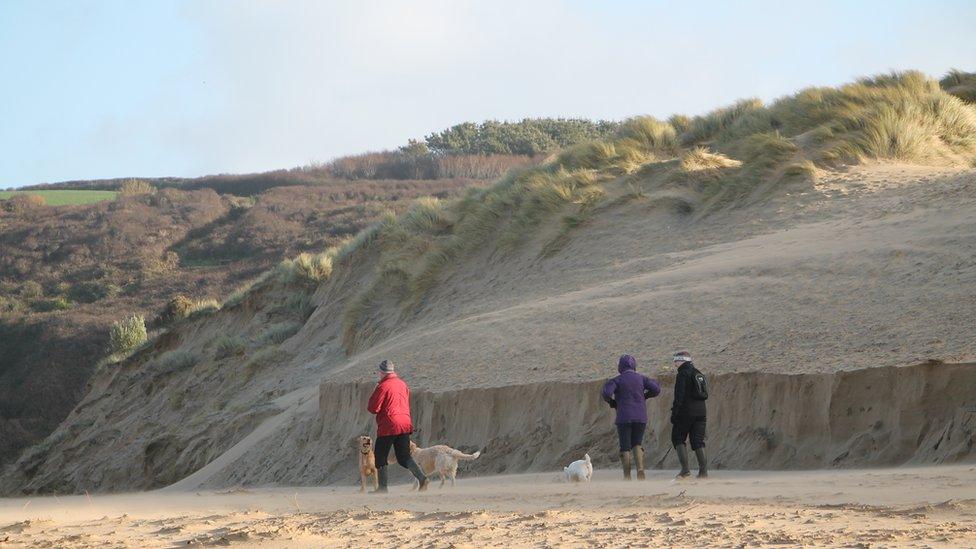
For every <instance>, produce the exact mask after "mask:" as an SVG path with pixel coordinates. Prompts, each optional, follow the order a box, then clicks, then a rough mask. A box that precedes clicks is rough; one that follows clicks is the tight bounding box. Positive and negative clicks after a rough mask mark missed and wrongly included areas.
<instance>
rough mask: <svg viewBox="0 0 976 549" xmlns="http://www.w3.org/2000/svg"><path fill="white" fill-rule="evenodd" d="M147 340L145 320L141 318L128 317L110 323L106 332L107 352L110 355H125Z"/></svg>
mask: <svg viewBox="0 0 976 549" xmlns="http://www.w3.org/2000/svg"><path fill="white" fill-rule="evenodd" d="M147 339H148V336H147V334H146V320H145V319H144V318H143V317H141V316H135V315H134V316H130V317H128V318H124V319H122V320H118V321H116V322H113V323H112V327H111V328H109V332H108V352H109V354H112V355H116V354H119V355H122V354H126V353H128V352H130V351H132V350H134V349H136V348H138V347H139V346H140V345H142V344H143V343H145V342H146V340H147Z"/></svg>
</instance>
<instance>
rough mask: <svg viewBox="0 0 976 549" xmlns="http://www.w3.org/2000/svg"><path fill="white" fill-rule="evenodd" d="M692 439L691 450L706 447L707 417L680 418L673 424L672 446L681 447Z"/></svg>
mask: <svg viewBox="0 0 976 549" xmlns="http://www.w3.org/2000/svg"><path fill="white" fill-rule="evenodd" d="M689 437H690V438H691V449H692V450H697V449H699V448H704V447H705V416H685V415H681V416H678V417H677V418H676V419H675V421H674V422H673V423H672V424H671V444H674V445H675V446H679V445H681V444H684V443H685V440H686V439H688V438H689Z"/></svg>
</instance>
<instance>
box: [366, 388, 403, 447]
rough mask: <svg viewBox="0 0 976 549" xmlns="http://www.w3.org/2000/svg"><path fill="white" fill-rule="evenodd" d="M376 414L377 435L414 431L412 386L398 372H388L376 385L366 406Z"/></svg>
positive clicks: (383, 435)
mask: <svg viewBox="0 0 976 549" xmlns="http://www.w3.org/2000/svg"><path fill="white" fill-rule="evenodd" d="M366 409H367V410H369V413H371V414H375V415H376V436H377V437H386V436H391V435H402V434H404V433H407V434H409V433H412V432H413V422H412V421H410V388H408V387H407V384H406V383H404V381H403V380H402V379H400V377H399V376H397V375H396V374H386V375H385V376H383V379H381V380H380V382H379V383H378V384H377V385H376V389H374V390H373V394H372V395H371V396H370V397H369V404H368V405H367V406H366Z"/></svg>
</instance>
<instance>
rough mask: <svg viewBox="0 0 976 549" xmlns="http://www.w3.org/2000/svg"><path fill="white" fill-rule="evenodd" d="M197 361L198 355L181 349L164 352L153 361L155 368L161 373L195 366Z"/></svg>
mask: <svg viewBox="0 0 976 549" xmlns="http://www.w3.org/2000/svg"><path fill="white" fill-rule="evenodd" d="M196 363H197V357H196V355H194V354H193V353H190V352H188V351H184V350H181V349H176V350H173V351H168V352H166V353H163V354H161V355H159V356H158V357H157V358H156V360H154V361H153V362H152V364H153V366H154V368H155V369H156V370H157V371H158V372H159V373H170V372H177V371H180V370H186V369H189V368H192V367H193V366H195V365H196Z"/></svg>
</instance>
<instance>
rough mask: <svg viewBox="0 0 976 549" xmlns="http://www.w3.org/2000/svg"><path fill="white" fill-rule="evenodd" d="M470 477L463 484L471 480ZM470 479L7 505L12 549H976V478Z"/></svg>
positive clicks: (5, 523) (2, 514)
mask: <svg viewBox="0 0 976 549" xmlns="http://www.w3.org/2000/svg"><path fill="white" fill-rule="evenodd" d="M462 474H464V472H463V471H462ZM617 475H618V473H617V472H616V471H607V470H599V471H597V472H596V475H595V480H594V482H593V483H591V484H588V485H579V484H566V483H563V482H559V481H558V480H557V475H556V474H555V473H543V474H535V475H514V476H501V477H479V478H471V477H470V476H465V477H463V478H462V479H461V480H460V481H459V483H458V486H457V487H456V488H454V489H450V488H445V489H443V490H438V489H436V488H435V489H432V490H431V491H430V492H428V493H424V494H417V493H416V492H412V491H410V490H409V488H408V486H407V485H400V486H395V487H393V488H392V491H391V493H390V494H389V495H387V496H371V495H368V494H367V495H360V494H359V493H358V491H356V489H355V488H353V487H343V488H283V487H282V488H253V489H236V490H226V491H221V492H167V493H160V492H149V493H141V494H131V495H113V496H94V497H92V498H91V499H88V498H86V497H85V496H71V497H64V498H58V499H54V498H51V497H41V498H32V499H7V500H2V501H0V542H2V543H3V546H4V547H65V548H71V547H131V546H139V547H147V548H149V547H176V546H187V545H190V546H193V545H221V546H223V545H230V546H235V547H296V546H316V547H342V546H365V545H386V546H399V547H485V546H499V545H504V546H509V547H541V546H553V545H560V546H587V547H620V546H624V545H630V546H635V547H641V546H645V547H658V546H662V545H670V546H677V547H702V546H712V547H740V546H746V545H750V546H754V545H761V546H769V545H786V546H825V547H852V546H854V547H873V546H876V545H877V546H885V547H894V546H925V547H959V546H967V545H972V544H973V543H976V500H974V499H972V498H973V496H974V494H973V492H972V486H973V485H974V483H976V467H973V466H940V467H926V468H902V469H897V470H891V469H876V470H847V471H811V472H791V473H784V472H777V473H772V472H761V471H752V472H741V471H721V472H718V473H716V474H714V475H713V478H711V479H709V480H708V481H697V480H693V481H683V482H675V481H673V480H671V472H652V473H651V474H650V475H649V479H648V480H647V481H645V482H642V483H638V482H630V483H625V482H623V481H620V480H618V477H617Z"/></svg>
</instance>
